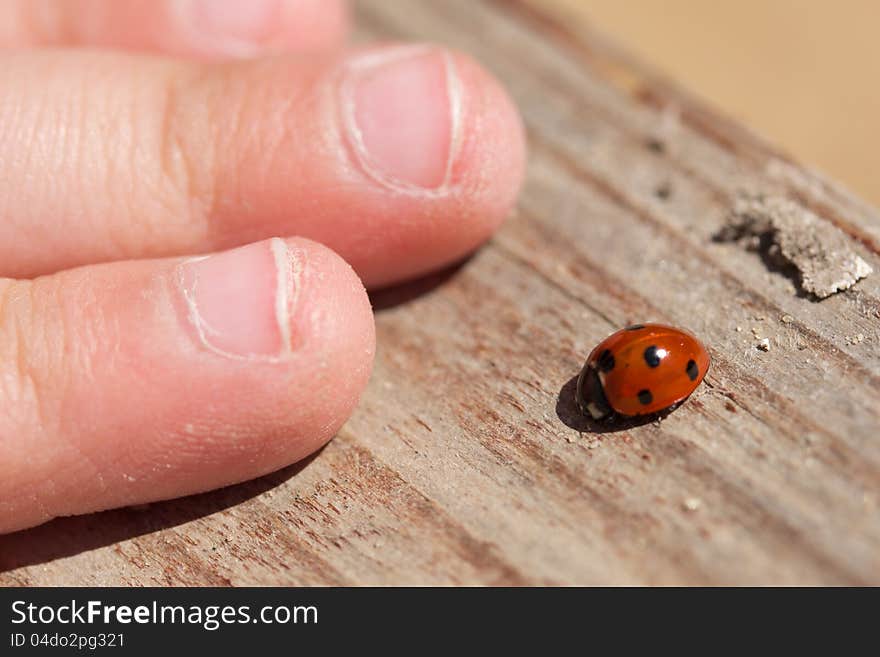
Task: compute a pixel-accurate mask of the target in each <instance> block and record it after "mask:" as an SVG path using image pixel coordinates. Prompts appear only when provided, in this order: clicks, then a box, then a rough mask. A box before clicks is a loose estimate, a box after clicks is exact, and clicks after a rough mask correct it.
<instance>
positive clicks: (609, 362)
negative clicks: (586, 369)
mask: <svg viewBox="0 0 880 657" xmlns="http://www.w3.org/2000/svg"><path fill="white" fill-rule="evenodd" d="M598 363H599V369H600V370H602V371H603V372H610V371H611V370H613V369H614V354H612V353H611V350H610V349H606V350H605V351H603V352H602V353H601V354H599V361H598Z"/></svg>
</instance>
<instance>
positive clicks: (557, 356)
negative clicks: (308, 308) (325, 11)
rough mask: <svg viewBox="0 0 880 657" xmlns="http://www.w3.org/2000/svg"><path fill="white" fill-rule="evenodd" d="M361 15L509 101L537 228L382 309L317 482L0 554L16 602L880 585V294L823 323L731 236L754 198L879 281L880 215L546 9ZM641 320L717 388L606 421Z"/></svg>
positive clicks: (301, 478) (68, 530)
mask: <svg viewBox="0 0 880 657" xmlns="http://www.w3.org/2000/svg"><path fill="white" fill-rule="evenodd" d="M358 10H359V15H358V20H359V24H360V26H361V36H362V37H363V38H371V39H372V38H380V37H381V38H393V39H398V38H400V39H423V40H433V41H441V42H445V43H448V44H450V45H452V46H454V47H457V48H460V49H462V50H465V51H468V52H470V53H472V54H474V55H475V56H476V57H478V58H479V59H480V60H481V61H483V62H484V63H485V64H486V66H487V67H488V68H489V69H491V70H492V71H493V72H495V73H496V74H497V75H498V76H499V77H500V78H501V79H502V80H503V81H504V82H505V83H506V84H507V85H508V87H509V88H510V90H511V92H512V94H513V95H514V96H515V98H516V100H517V102H518V103H519V105H520V108H521V110H522V112H523V115H524V117H525V121H526V124H527V128H528V135H529V141H530V150H531V154H530V166H529V171H528V179H527V182H526V187H525V191H524V193H523V196H522V199H521V202H520V205H519V209H518V211H517V213H516V214H515V216H514V217H513V218H512V219H511V220H510V221H509V222H508V224H507V225H506V226H505V227H504V228H503V229H502V230H501V232H500V233H499V234H498V235H497V237H496V238H495V239H494V240H493V241H492V243H491V244H489V245H488V246H487V247H485V248H484V249H482V250H481V251H480V252H479V253H477V254H476V255H475V256H474V257H473V258H471V259H470V260H469V261H468V262H466V263H464V264H463V265H461V266H460V267H458V268H456V269H454V270H451V271H448V272H444V273H442V274H438V275H436V276H434V277H431V278H428V279H425V280H422V281H418V282H415V283H413V284H410V285H407V286H403V287H401V288H397V289H393V290H388V291H384V292H381V293H378V294H376V295H374V303H375V306H376V309H377V328H378V338H379V351H378V356H377V362H376V368H375V374H374V376H373V379H372V381H371V383H370V386H369V388H368V390H367V393H366V395H365V398H364V400H363V402H362V404H361V406H360V408H359V409H358V411H357V412H356V414H355V416H354V417H353V418H352V419H351V421H350V422H349V423H348V424H347V425H346V426H345V428H344V429H343V430H342V432H341V433H340V435H339V436H338V437H337V438H336V439H335V440H334V441H333V442H331V443H330V444H329V445H328V446H327V447H326V448H325V449H324V450H322V451H321V452H320V453H319V454H318V455H316V456H315V457H314V458H312V459H311V460H309V462H307V463H303V464H297V465H295V466H292V467H291V468H288V469H287V470H284V471H281V472H279V473H276V474H274V475H271V476H269V477H265V478H263V479H261V480H258V481H254V482H250V483H247V484H243V485H240V486H236V487H232V488H228V489H225V490H221V491H216V492H214V493H209V494H205V495H200V496H195V497H191V498H185V499H181V500H174V501H170V502H166V503H161V504H154V505H151V506H150V507H148V508H147V509H144V510H133V509H123V510H118V511H112V512H107V513H102V514H95V515H91V516H84V517H79V518H68V519H61V520H56V521H54V522H52V523H49V524H48V525H45V526H42V527H38V528H35V529H32V530H28V531H25V532H20V533H18V534H14V535H11V536H6V537H2V538H0V570H2V571H3V572H0V583H2V584H6V585H16V584H133V585H139V584H175V585H188V584H458V583H467V584H516V585H519V584H574V583H578V584H609V583H611V584H766V583H775V584H783V583H785V584H878V583H880V276H878V275H876V274H875V275H874V276H871V277H869V278H867V279H865V280H864V281H862V282H860V283H859V284H858V285H857V286H856V287H855V288H853V289H851V290H848V291H846V292H844V293H840V294H837V295H835V296H833V297H831V298H829V299H827V300H825V301H822V302H821V303H817V302H814V301H811V300H810V299H808V298H805V297H803V296H799V295H798V293H797V290H796V287H795V286H794V284H793V283H792V281H791V280H789V279H788V278H786V277H785V276H784V275H783V274H782V273H780V272H776V271H771V270H768V268H767V266H766V265H765V263H764V262H763V261H762V259H761V258H760V257H759V256H758V255H756V254H754V253H750V252H747V251H745V250H742V249H741V248H740V247H738V246H737V245H734V244H723V243H718V242H717V241H715V240H713V236H714V235H715V234H717V232H718V231H719V230H720V229H721V227H722V225H723V224H724V221H725V219H726V217H727V213H728V210H729V208H730V204H731V202H732V199H733V198H734V197H735V195H736V193H737V192H738V191H739V190H742V189H746V190H749V191H752V192H767V193H773V194H776V195H782V196H785V197H788V198H791V199H793V200H795V201H796V202H798V203H800V204H802V205H803V206H804V207H805V208H809V209H811V210H812V211H813V212H815V213H817V214H818V215H820V216H821V217H822V218H824V219H825V220H827V221H830V222H832V223H834V224H835V225H837V226H838V227H840V228H841V229H842V230H844V231H845V232H846V233H847V234H849V235H850V236H851V237H852V239H853V241H854V243H855V244H858V245H859V248H860V249H862V253H863V255H864V257H865V258H866V259H867V260H868V262H870V264H871V265H872V266H873V267H874V268H875V269H878V270H880V257H878V245H880V216H878V214H877V213H876V211H875V210H873V209H872V208H870V207H868V206H867V205H865V204H863V203H861V202H860V201H858V200H857V199H855V198H852V197H850V196H848V195H847V194H846V193H845V192H843V191H841V190H839V189H838V188H837V187H836V186H835V185H834V184H833V183H830V182H828V181H826V180H823V179H821V178H819V177H818V176H816V175H815V174H813V173H811V172H809V171H806V170H804V169H802V168H800V167H798V166H797V165H796V164H794V163H793V162H791V161H790V160H789V159H788V158H786V157H785V156H784V155H781V154H779V153H777V152H776V151H775V150H774V149H773V148H772V147H771V146H769V145H768V144H766V143H764V142H762V141H760V140H758V139H757V138H755V137H754V136H753V135H751V134H749V132H748V131H747V130H744V129H743V128H741V127H739V126H737V125H735V124H733V123H731V122H730V121H728V120H726V119H724V118H723V117H720V116H719V115H718V114H716V113H715V112H713V111H711V110H709V109H707V108H706V107H704V106H702V105H700V104H699V103H697V102H695V101H694V100H693V99H692V98H690V97H689V96H688V95H687V94H686V93H685V92H683V91H681V90H680V89H677V88H676V87H675V86H674V85H672V84H670V83H668V82H666V81H664V80H662V79H660V78H659V77H658V76H656V75H655V74H654V73H653V72H652V71H651V70H650V69H648V68H646V67H645V66H644V65H642V64H640V63H639V62H637V61H634V60H632V59H631V58H630V57H628V56H627V55H626V54H625V53H621V52H620V51H618V50H617V49H616V48H615V47H614V46H613V45H611V44H609V43H607V42H606V41H605V40H603V38H602V37H601V36H600V35H596V34H592V33H585V32H583V31H582V30H579V31H578V32H573V31H570V30H569V29H568V27H567V26H566V24H565V23H564V22H560V21H558V20H557V19H556V18H555V17H554V16H553V15H552V14H548V13H545V12H544V11H543V10H542V9H541V8H540V7H539V6H538V5H537V4H533V3H532V2H530V1H527V0H516V1H514V2H501V1H498V2H492V1H483V2H473V1H469V0H448V1H443V2H423V1H421V0H396V1H395V2H394V3H389V2H382V1H381V0H369V1H364V2H361V3H359V5H358ZM642 320H644V321H648V320H658V321H666V322H671V323H674V324H678V325H682V326H685V327H688V328H690V329H691V330H692V331H694V332H695V333H696V334H698V335H699V336H700V337H701V338H703V340H704V341H705V342H706V344H707V345H708V346H709V349H710V352H711V355H712V358H713V366H712V369H711V371H710V373H709V375H708V377H707V379H706V383H705V384H704V385H703V386H702V387H701V388H700V389H699V391H698V393H696V394H695V395H694V396H693V397H692V398H691V399H690V400H689V401H688V402H687V403H686V404H685V405H684V406H682V407H681V408H680V409H678V410H677V411H676V412H674V413H672V414H671V415H669V416H668V417H667V418H665V419H664V420H662V421H661V422H649V423H646V424H641V425H639V424H637V423H635V424H633V425H630V426H627V427H625V428H624V429H622V430H620V431H610V432H609V431H604V430H603V429H601V428H597V427H594V426H590V425H588V424H587V423H586V421H585V420H584V419H582V418H580V417H579V416H578V415H577V413H576V412H575V410H574V404H573V399H572V397H571V392H572V386H573V383H572V380H573V377H574V376H575V375H576V374H577V372H578V370H579V368H580V366H581V364H582V361H583V358H584V357H585V355H586V354H587V353H588V352H589V350H590V348H591V347H592V346H593V345H594V344H595V343H596V342H598V341H599V340H600V339H601V338H603V337H604V336H605V335H606V334H608V333H610V332H611V331H613V330H615V329H616V328H618V327H620V326H622V325H624V324H626V323H628V322H633V321H642ZM756 336H759V337H767V338H769V339H770V340H771V349H770V351H769V352H766V353H765V352H762V351H759V350H758V349H756V344H757V337H756Z"/></svg>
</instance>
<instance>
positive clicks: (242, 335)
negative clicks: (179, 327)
mask: <svg viewBox="0 0 880 657" xmlns="http://www.w3.org/2000/svg"><path fill="white" fill-rule="evenodd" d="M304 265H305V260H304V257H303V255H302V254H300V253H299V252H298V251H293V250H291V249H289V248H288V247H287V244H286V243H285V242H284V240H281V239H278V238H273V239H271V240H268V241H265V242H257V243H256V244H250V245H248V246H243V247H241V248H238V249H233V250H232V251H226V252H224V253H218V254H217V255H212V256H209V257H207V258H194V259H192V260H187V261H184V262H183V263H181V265H180V266H179V268H178V281H177V282H178V285H179V287H180V290H181V292H182V293H183V298H184V301H185V304H186V310H187V315H188V319H189V321H190V323H191V325H192V328H193V329H194V332H195V336H196V337H197V339H198V341H199V342H201V344H202V345H203V346H204V347H207V348H208V349H210V350H211V351H213V352H215V353H217V354H220V355H223V356H227V357H230V358H239V359H264V360H265V359H269V360H276V359H281V358H284V357H285V356H287V355H289V354H290V353H292V351H293V348H294V344H295V343H296V335H295V331H294V329H293V327H294V326H295V324H296V322H295V317H296V311H297V301H298V298H299V290H300V286H301V278H302V272H303V269H304Z"/></svg>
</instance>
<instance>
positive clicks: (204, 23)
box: [0, 0, 348, 58]
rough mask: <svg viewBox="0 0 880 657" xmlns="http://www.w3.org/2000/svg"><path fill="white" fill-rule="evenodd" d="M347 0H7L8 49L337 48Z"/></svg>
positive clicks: (242, 51) (248, 51) (0, 19)
mask: <svg viewBox="0 0 880 657" xmlns="http://www.w3.org/2000/svg"><path fill="white" fill-rule="evenodd" d="M347 31H348V14H347V10H346V5H345V2H344V0H6V1H5V2H3V3H0V48H28V47H30V48H33V47H47V46H55V47H57V46H92V47H94V46H99V47H105V48H120V49H126V50H140V51H151V52H161V53H167V54H172V55H181V56H192V57H206V58H212V57H252V56H255V55H259V54H266V53H268V52H282V51H294V50H296V51H303V50H319V49H327V48H335V47H338V46H339V45H341V44H342V42H343V40H344V39H345V35H346V33H347Z"/></svg>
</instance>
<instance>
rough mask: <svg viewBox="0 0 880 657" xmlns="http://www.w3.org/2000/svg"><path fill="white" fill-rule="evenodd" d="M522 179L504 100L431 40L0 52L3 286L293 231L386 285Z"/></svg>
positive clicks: (516, 124)
mask: <svg viewBox="0 0 880 657" xmlns="http://www.w3.org/2000/svg"><path fill="white" fill-rule="evenodd" d="M523 167H524V145H523V136H522V128H521V124H520V120H519V117H518V115H517V112H516V110H515V109H514V108H513V105H512V104H511V102H510V100H509V99H508V97H507V95H506V94H505V93H504V91H503V89H502V88H501V87H500V85H499V84H498V83H497V82H496V81H495V80H494V79H493V78H492V77H490V76H489V75H488V74H487V73H486V72H485V71H483V70H482V69H481V68H480V67H479V66H478V65H476V64H475V63H474V62H473V61H472V60H470V59H469V58H467V57H465V56H462V55H456V54H451V53H449V52H448V51H445V50H443V49H439V48H434V47H429V46H422V47H396V48H395V47H387V48H382V49H378V50H373V51H368V52H362V53H358V54H355V55H352V56H350V57H348V58H347V59H344V60H341V61H340V60H339V59H323V60H319V59H315V58H297V57H281V58H274V59H270V60H265V61H259V62H248V63H238V64H233V65H223V66H221V65H211V66H204V65H202V66H194V65H187V64H175V63H169V62H166V61H159V60H153V59H148V58H134V57H128V58H126V57H111V56H100V55H95V54H75V53H63V54H58V53H55V54H31V55H15V56H9V57H7V58H6V60H5V61H4V63H3V66H0V181H4V182H3V183H0V184H2V185H3V194H2V196H0V199H2V201H0V274H2V275H7V276H16V277H30V276H33V275H36V274H42V273H45V272H50V271H57V270H59V269H61V268H65V267H70V266H74V265H79V264H84V263H91V262H98V261H106V260H113V259H123V258H133V257H154V256H163V255H174V254H182V253H197V252H206V251H210V250H215V249H219V248H227V247H230V246H234V245H238V244H243V243H247V242H250V241H254V240H257V239H262V238H266V237H269V236H271V235H302V236H305V237H309V238H312V239H315V240H317V241H320V242H322V243H324V244H327V245H328V246H330V247H331V248H332V249H334V250H335V251H336V252H337V253H339V254H340V255H341V256H343V257H344V258H345V259H346V260H348V261H349V262H350V263H351V264H352V265H353V266H354V267H355V269H356V271H357V272H358V274H359V275H360V276H361V277H362V279H363V280H364V282H365V283H366V284H367V285H368V286H376V285H382V284H386V283H390V282H393V281H396V280H400V279H401V278H405V277H408V276H413V275H416V274H420V273H424V272H427V271H430V270H432V269H436V268H438V267H440V266H443V265H445V264H448V263H450V262H452V261H454V260H456V259H458V258H460V257H462V256H463V255H464V254H466V253H467V252H469V251H470V250H472V249H473V248H475V247H476V246H477V245H478V244H479V243H481V242H482V241H483V240H485V239H486V238H487V237H488V236H489V235H490V234H491V233H492V232H493V231H494V230H495V228H497V227H498V225H499V224H500V223H501V221H502V220H503V218H504V217H505V215H506V214H507V213H508V211H509V210H510V207H511V206H512V204H513V202H514V199H515V197H516V194H517V191H518V188H519V185H520V182H521V180H522V173H523Z"/></svg>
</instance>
